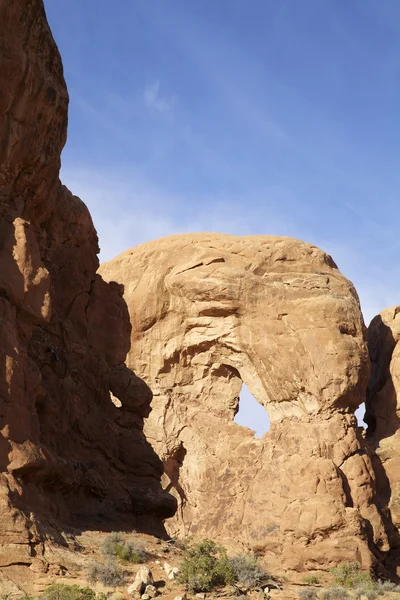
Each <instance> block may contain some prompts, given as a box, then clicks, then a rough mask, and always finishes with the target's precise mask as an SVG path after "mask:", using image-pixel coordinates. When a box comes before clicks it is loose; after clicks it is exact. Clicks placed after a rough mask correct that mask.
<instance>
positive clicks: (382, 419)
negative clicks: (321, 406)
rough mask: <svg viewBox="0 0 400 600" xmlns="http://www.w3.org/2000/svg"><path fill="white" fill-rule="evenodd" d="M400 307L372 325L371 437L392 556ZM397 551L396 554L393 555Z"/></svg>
mask: <svg viewBox="0 0 400 600" xmlns="http://www.w3.org/2000/svg"><path fill="white" fill-rule="evenodd" d="M399 341H400V307H398V306H394V307H392V308H388V309H386V310H384V311H382V312H381V313H380V314H379V315H377V316H376V317H375V318H374V319H373V320H372V321H371V324H370V326H369V328H368V347H369V353H370V358H371V379H370V383H369V386H368V390H367V400H366V417H365V420H366V422H367V423H368V432H367V433H368V436H367V440H368V443H369V445H370V447H371V454H372V453H374V454H373V456H374V460H373V464H374V469H375V472H376V477H377V496H378V503H379V505H380V506H382V507H387V510H389V511H390V515H391V519H392V521H393V523H394V524H395V526H396V528H397V529H396V530H395V531H394V532H392V534H391V539H390V543H391V546H392V548H393V549H394V550H393V552H392V553H391V554H392V556H391V558H392V560H393V561H394V562H395V563H396V566H397V564H400V561H399V560H397V558H396V557H397V556H398V555H399V554H400V537H399V532H398V529H399V528H400V402H399V395H400V344H399ZM393 555H394V557H393Z"/></svg>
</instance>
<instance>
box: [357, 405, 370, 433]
mask: <svg viewBox="0 0 400 600" xmlns="http://www.w3.org/2000/svg"><path fill="white" fill-rule="evenodd" d="M354 415H355V417H356V419H357V423H358V426H359V427H363V428H364V429H366V428H367V423H366V422H365V421H364V418H365V403H364V402H363V403H362V404H360V406H359V407H358V408H357V410H356V411H354Z"/></svg>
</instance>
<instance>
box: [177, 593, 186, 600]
mask: <svg viewBox="0 0 400 600" xmlns="http://www.w3.org/2000/svg"><path fill="white" fill-rule="evenodd" d="M186 598H187V596H186V594H183V596H175V598H174V600H186Z"/></svg>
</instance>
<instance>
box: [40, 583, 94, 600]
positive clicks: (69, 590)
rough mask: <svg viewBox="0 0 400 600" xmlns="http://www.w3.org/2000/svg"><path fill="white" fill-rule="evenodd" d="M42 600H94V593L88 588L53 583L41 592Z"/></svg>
mask: <svg viewBox="0 0 400 600" xmlns="http://www.w3.org/2000/svg"><path fill="white" fill-rule="evenodd" d="M42 598H43V599H44V600H95V598H96V592H95V591H94V590H91V589H90V588H88V587H80V586H79V585H65V584H63V583H53V585H50V586H49V587H48V588H46V589H45V591H44V592H43V596H42Z"/></svg>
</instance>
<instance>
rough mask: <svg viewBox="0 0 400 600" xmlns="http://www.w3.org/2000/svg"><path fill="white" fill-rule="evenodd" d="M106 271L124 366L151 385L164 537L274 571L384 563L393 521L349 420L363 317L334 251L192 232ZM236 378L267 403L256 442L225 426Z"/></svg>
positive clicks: (361, 364) (365, 371) (137, 251)
mask: <svg viewBox="0 0 400 600" xmlns="http://www.w3.org/2000/svg"><path fill="white" fill-rule="evenodd" d="M100 272H101V274H102V276H103V277H104V279H106V280H107V281H118V282H120V283H122V284H123V285H124V289H125V293H124V298H125V300H126V302H127V305H128V309H129V312H130V316H131V321H132V325H133V327H132V334H131V351H130V352H129V355H128V361H127V364H128V366H129V367H130V368H131V369H133V370H134V371H135V372H136V373H137V374H138V375H139V376H140V377H141V378H143V379H144V381H145V382H146V383H147V384H148V385H149V386H151V388H152V391H153V395H154V396H153V401H152V407H153V410H152V412H151V414H150V416H149V418H148V419H147V422H146V424H145V432H146V436H147V438H148V439H149V440H150V441H151V443H152V445H153V448H154V449H155V450H156V452H157V453H158V454H159V456H161V457H162V459H163V462H164V472H165V475H164V483H165V489H166V490H167V491H170V492H171V493H173V494H174V495H175V496H176V498H177V501H178V503H179V507H178V511H177V514H176V516H175V518H173V519H172V520H170V521H169V522H168V528H169V531H170V532H171V533H173V534H178V535H187V534H195V535H198V536H209V537H212V538H214V537H217V538H219V539H220V540H222V541H224V542H225V543H226V544H227V545H228V546H229V544H231V543H233V542H234V543H235V544H237V542H240V543H241V545H242V546H244V547H250V548H252V549H255V550H257V551H260V552H263V553H264V555H265V556H266V558H267V560H268V564H269V565H270V566H271V568H276V569H278V570H279V571H281V570H282V569H288V570H293V571H302V570H306V569H318V568H326V567H329V566H332V565H333V564H335V563H338V562H343V561H346V560H359V561H361V562H362V563H363V565H365V566H368V565H370V564H371V562H373V561H374V560H375V558H374V557H376V558H378V559H380V558H381V557H382V556H383V553H384V552H386V551H387V550H388V548H389V545H388V537H387V531H388V530H390V527H391V525H390V523H388V522H387V520H385V522H384V517H382V515H381V513H380V511H379V510H378V508H377V506H376V504H375V474H374V471H373V469H372V464H371V460H370V458H369V456H368V454H367V452H366V449H365V447H364V440H363V438H362V436H361V433H360V430H359V429H358V428H357V423H356V419H355V417H354V415H353V412H354V409H355V408H356V407H357V406H358V405H359V404H360V403H361V402H362V401H363V400H364V398H365V390H366V386H367V380H368V375H369V362H368V356H367V348H366V343H365V340H364V326H363V321H362V316H361V312H360V308H359V302H358V297H357V294H356V292H355V290H354V288H353V286H352V285H351V283H350V282H349V281H348V280H346V279H345V278H344V277H343V276H342V275H341V274H340V272H339V271H338V269H337V267H336V265H335V264H334V262H333V261H332V259H331V258H330V257H329V256H328V255H326V254H325V253H324V252H322V251H321V250H319V249H318V248H316V247H314V246H311V245H308V244H305V243H303V242H300V241H297V240H292V239H289V238H274V237H267V236H251V237H234V236H229V235H217V234H196V235H181V236H172V237H169V238H165V239H162V240H157V241H155V242H151V243H148V244H144V245H142V246H138V247H136V248H133V249H131V250H129V251H127V252H124V253H123V254H121V255H120V256H118V257H117V258H115V259H114V260H112V261H110V262H109V263H106V264H104V265H102V267H101V268H100ZM243 382H244V383H245V384H246V385H247V387H248V388H249V390H250V391H251V392H252V394H253V396H254V397H255V398H256V399H257V400H258V402H259V403H260V404H262V405H263V406H265V408H266V409H267V411H268V414H269V417H270V420H271V429H270V431H269V432H268V433H267V434H266V435H265V436H264V437H263V438H262V439H255V438H254V437H253V432H251V431H250V430H248V429H246V428H243V427H240V426H239V425H237V424H236V423H234V422H233V419H234V416H235V414H236V412H237V410H238V403H239V393H240V390H241V387H242V383H243ZM236 548H237V545H236Z"/></svg>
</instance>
